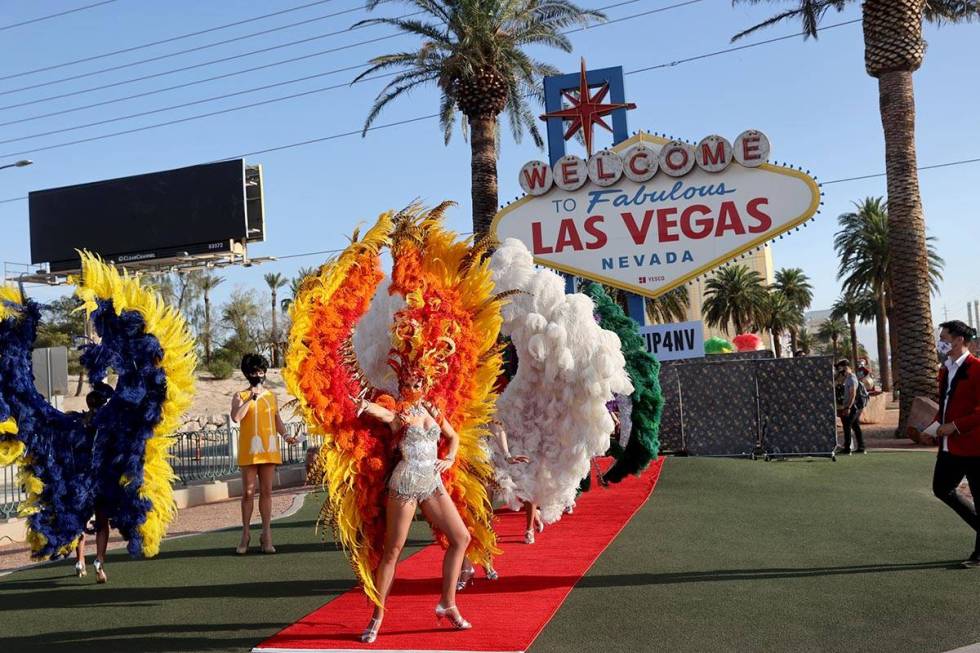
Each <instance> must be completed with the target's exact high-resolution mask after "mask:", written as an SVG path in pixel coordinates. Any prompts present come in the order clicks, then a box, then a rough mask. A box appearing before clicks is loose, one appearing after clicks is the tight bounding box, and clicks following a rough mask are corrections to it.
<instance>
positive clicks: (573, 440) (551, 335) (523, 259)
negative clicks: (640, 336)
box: [491, 238, 633, 524]
mask: <svg viewBox="0 0 980 653" xmlns="http://www.w3.org/2000/svg"><path fill="white" fill-rule="evenodd" d="M491 270H492V272H493V279H494V284H495V285H496V290H497V292H498V293H499V292H503V291H507V290H522V291H524V292H525V293H526V294H524V293H522V294H518V295H515V296H513V297H511V298H510V303H509V304H508V305H506V306H505V307H504V309H503V317H504V324H503V328H502V329H501V334H502V335H504V336H508V337H510V339H511V340H512V341H513V343H514V346H515V348H516V350H517V355H518V368H517V373H516V375H515V376H514V378H513V379H512V380H511V381H510V383H509V384H508V386H507V389H506V390H505V391H504V393H503V395H501V397H500V399H499V400H498V403H497V418H498V419H499V420H500V421H501V422H502V423H503V424H504V428H505V429H506V432H507V440H508V444H509V448H510V451H511V453H512V454H515V455H519V454H524V455H526V456H529V457H530V458H531V463H530V464H528V465H508V464H507V463H506V462H504V461H503V459H502V456H501V455H500V452H499V451H497V450H496V447H492V449H493V452H494V465H495V467H496V470H497V481H498V485H499V486H500V487H499V491H498V495H497V499H499V500H502V501H504V502H505V503H506V504H507V505H508V506H510V507H511V508H514V509H518V508H519V507H520V506H521V504H522V502H524V501H534V502H535V503H537V504H538V505H539V506H540V508H541V516H542V519H543V520H544V522H545V523H546V524H550V523H553V522H556V521H558V520H559V519H561V515H562V513H563V512H564V510H565V509H566V508H568V507H571V506H572V505H574V503H575V494H576V490H577V488H578V485H579V482H580V481H581V480H582V478H584V477H585V476H586V474H588V473H589V467H590V464H591V459H592V458H593V457H594V456H598V455H602V454H603V453H605V452H606V450H607V449H608V447H609V435H610V433H611V432H612V431H613V428H614V425H613V420H612V418H611V417H610V416H609V413H608V411H607V410H606V402H608V401H610V400H612V399H613V394H621V395H629V394H631V393H632V392H633V387H632V384H631V383H630V379H629V376H628V375H627V373H626V361H625V359H624V358H623V354H622V350H621V345H620V341H619V337H618V336H617V335H616V334H615V333H613V332H612V331H606V330H604V329H602V328H601V327H600V326H599V325H598V324H597V323H596V320H595V318H594V315H593V311H594V307H593V303H592V300H591V299H589V298H588V297H586V296H585V295H582V294H574V295H566V294H565V282H564V280H563V279H562V278H561V277H560V276H559V275H557V274H556V273H554V272H552V271H551V270H547V269H535V266H534V262H533V259H532V257H531V253H530V252H529V251H528V250H527V247H525V246H524V244H523V243H521V242H520V241H519V240H516V239H513V238H508V239H507V240H506V241H504V243H503V244H502V245H501V247H500V248H499V249H498V250H497V251H496V252H495V253H494V255H493V258H492V259H491Z"/></svg>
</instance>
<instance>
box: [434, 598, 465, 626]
mask: <svg viewBox="0 0 980 653" xmlns="http://www.w3.org/2000/svg"><path fill="white" fill-rule="evenodd" d="M443 619H448V620H449V623H450V624H451V625H452V627H453V628H454V629H456V630H469V629H470V628H472V627H473V624H471V623H470V622H468V621H467V620H466V619H463V616H462V615H461V614H459V608H457V607H456V606H455V605H451V606H449V607H448V608H444V607H442V605H441V604H440V605H437V606H436V622H437V623H442V620H443Z"/></svg>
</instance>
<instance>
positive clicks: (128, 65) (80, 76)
mask: <svg viewBox="0 0 980 653" xmlns="http://www.w3.org/2000/svg"><path fill="white" fill-rule="evenodd" d="M363 9H364V7H363V6H361V7H355V8H353V9H345V10H343V11H336V12H334V13H332V14H325V15H323V16H316V17H314V18H307V19H306V20H301V21H297V22H295V23H289V24H288V25H281V26H279V27H271V28H269V29H264V30H260V31H258V32H252V33H251V34H242V35H241V36H236V37H234V38H230V39H225V40H223V41H215V42H213V43H205V44H203V45H198V46H194V47H193V48H186V49H184V50H178V51H176V52H169V53H167V54H160V55H157V56H155V57H147V58H146V59H139V60H137V61H130V62H128V63H123V64H118V65H116V66H109V67H108V68H100V69H98V70H90V71H89V72H86V73H79V74H77V75H71V76H69V77H62V78H60V79H52V80H49V81H46V82H38V83H37V84H31V85H30V86H21V87H20V88H12V89H9V90H6V91H0V95H10V94H11V93H20V92H21V91H29V90H32V89H35V88H42V87H44V86H53V85H55V84H61V83H64V82H71V81H75V80H76V79H84V78H86V77H93V76H94V75H101V74H102V73H109V72H114V71H117V70H123V69H125V68H132V67H133V66H140V65H142V64H145V63H152V62H154V61H161V60H163V59H169V58H171V57H177V56H180V55H182V54H188V53H190V52H199V51H201V50H207V49H209V48H214V47H218V46H219V45H227V44H228V43H236V42H239V41H244V40H245V39H250V38H254V37H256V36H264V35H266V34H271V33H273V32H280V31H282V30H284V29H290V28H293V27H298V26H300V25H308V24H310V23H316V22H319V21H321V20H326V19H327V18H334V17H335V16H341V15H343V14H350V13H353V12H357V11H362V10H363ZM350 30H351V28H349V27H348V28H347V29H343V30H339V31H336V32H329V33H327V34H321V35H319V36H314V37H311V38H307V39H302V40H299V41H294V42H292V43H289V44H285V45H281V46H276V47H286V46H287V45H295V44H298V43H307V42H309V41H314V40H317V39H323V38H326V37H328V36H335V35H337V34H343V33H344V32H349V31H350ZM270 49H272V48H270ZM265 51H266V50H257V51H256V52H265ZM251 54H254V53H246V54H243V55H238V56H249V55H251Z"/></svg>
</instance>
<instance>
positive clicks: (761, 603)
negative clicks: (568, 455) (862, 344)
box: [531, 453, 980, 653]
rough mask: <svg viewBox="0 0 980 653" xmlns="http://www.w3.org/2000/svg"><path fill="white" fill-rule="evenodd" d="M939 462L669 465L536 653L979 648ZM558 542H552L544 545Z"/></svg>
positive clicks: (970, 577)
mask: <svg viewBox="0 0 980 653" xmlns="http://www.w3.org/2000/svg"><path fill="white" fill-rule="evenodd" d="M933 462H934V456H933V455H930V454H928V453H872V454H870V455H867V456H850V457H845V458H843V459H841V460H839V461H838V462H836V463H834V462H830V461H828V460H826V459H822V460H795V461H783V462H769V463H766V462H761V461H747V460H724V459H695V458H672V459H669V460H667V462H666V465H665V467H664V471H663V474H662V476H661V479H660V482H659V483H658V485H657V488H656V490H655V492H654V494H653V496H652V497H651V499H650V501H648V502H647V504H646V505H645V506H644V508H643V509H642V510H641V511H640V512H639V513H638V514H637V515H636V516H635V517H634V519H633V520H632V522H631V523H630V524H629V525H628V526H627V527H626V528H625V529H624V531H623V532H622V533H621V534H620V536H619V538H618V539H617V540H616V541H615V542H614V543H613V544H612V545H611V546H610V547H609V548H608V549H607V550H606V552H605V553H604V554H603V556H602V557H601V558H600V559H599V560H598V561H597V562H596V564H595V565H594V566H593V568H592V569H591V570H590V571H589V573H588V574H587V575H586V577H585V578H583V579H582V581H581V582H580V583H579V584H578V585H577V586H576V588H575V590H574V591H573V592H572V594H571V595H570V596H569V598H568V600H567V601H566V603H565V605H564V606H563V607H562V609H561V610H560V611H559V612H558V614H557V615H556V616H555V618H554V619H553V620H552V621H551V622H550V623H549V624H548V626H547V627H546V628H545V630H544V632H543V633H542V635H541V636H540V637H539V638H538V640H537V641H536V642H535V645H534V646H533V647H532V649H531V652H532V653H544V652H549V651H569V650H575V651H603V652H611V651H633V652H637V653H639V652H646V651H672V652H678V651H699V652H700V651H724V652H726V653H727V652H732V651H766V652H769V651H793V652H797V651H842V652H843V651H847V652H848V653H850V652H854V651H882V652H888V653H900V652H903V651H915V652H923V651H937V652H938V651H947V650H950V649H954V648H957V647H960V646H965V645H967V644H971V643H974V642H978V641H980V619H978V618H977V616H976V613H975V612H974V610H975V609H976V608H975V597H976V596H977V589H978V588H980V569H975V570H964V569H959V568H957V567H956V563H958V562H959V561H961V560H963V559H964V558H966V557H967V556H968V555H969V553H970V552H971V551H972V549H973V532H972V531H971V530H969V528H968V527H967V526H966V525H965V524H963V523H962V522H961V521H960V519H959V518H958V517H957V516H956V515H955V514H954V513H953V512H952V511H951V510H950V509H949V508H947V507H946V506H945V505H943V504H942V503H940V502H939V501H938V500H937V499H936V498H934V497H933V496H932V491H931V478H932V465H933ZM546 534H547V533H546Z"/></svg>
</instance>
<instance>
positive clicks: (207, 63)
mask: <svg viewBox="0 0 980 653" xmlns="http://www.w3.org/2000/svg"><path fill="white" fill-rule="evenodd" d="M416 13H422V12H416ZM412 15H415V14H408V16H412ZM362 27H370V26H369V25H364V26H362ZM354 29H355V28H353V27H348V28H347V29H343V30H338V31H335V32H328V33H326V34H320V35H318V36H312V37H310V38H306V39H301V40H299V41H293V42H290V43H283V44H281V45H273V46H271V47H268V48H262V49H260V50H252V51H251V52H244V53H242V54H236V55H231V56H228V57H222V58H220V59H212V60H210V61H204V62H201V63H196V64H191V65H189V66H183V67H181V68H173V69H171V70H164V71H161V72H158V73H150V74H147V75H140V76H139V77H130V78H129V79H124V80H121V81H118V82H111V83H109V84H103V85H101V86H92V87H90V88H86V89H82V90H80V91H72V92H70V93H62V94H60V95H51V96H48V97H44V98H38V99H35V100H28V101H26V102H20V103H17V104H8V105H6V106H0V111H5V110H7V109H16V108H19V107H26V106H28V105H31V104H38V103H40V102H47V101H49V100H60V99H62V98H66V97H73V96H75V95H83V94H85V93H91V92H93V91H101V90H104V89H107V88H115V87H117V86H125V85H127V84H132V83H134V82H142V81H145V80H147V79H155V78H157V77H165V76H166V75H173V74H175V73H182V72H186V71H188V70H195V69H197V68H204V67H206V66H210V65H213V64H216V63H224V62H226V61H234V60H235V59H241V58H242V57H249V56H252V55H255V54H263V53H265V52H270V51H272V50H280V49H282V48H285V47H289V46H292V45H296V44H299V43H308V42H310V41H317V40H320V39H324V38H327V37H329V36H336V35H337V34H344V33H346V32H350V31H352V30H354ZM356 29H361V27H358V28H356ZM398 36H404V34H403V33H401V32H396V33H394V34H389V35H388V36H385V37H382V38H379V39H368V40H365V41H356V42H354V43H348V44H347V45H344V46H340V47H337V48H330V49H329V50H321V51H320V52H314V53H313V54H308V55H303V56H300V57H294V58H292V59H286V60H284V61H280V62H276V63H270V64H264V65H262V66H256V67H254V68H249V69H246V70H243V71H238V72H233V73H227V74H224V75H217V76H215V77H211V78H207V79H203V80H199V81H197V82H190V83H187V84H181V85H178V86H174V87H171V89H164V90H172V89H173V88H183V87H184V86H191V85H193V84H199V83H203V82H209V81H213V80H215V79H223V78H225V77H231V76H233V75H240V74H242V73H246V72H251V71H254V70H262V69H263V68H271V67H272V66H278V65H281V64H285V63H292V62H294V61H300V60H301V59H309V58H311V57H317V56H320V55H323V54H329V53H331V52H340V51H341V50H349V49H351V48H355V47H357V46H360V45H365V44H367V43H375V42H377V41H384V40H385V39H393V38H395V37H398ZM0 95H3V93H0ZM146 95H152V93H146ZM135 97H140V96H139V95H137V96H135ZM126 99H128V98H126Z"/></svg>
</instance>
